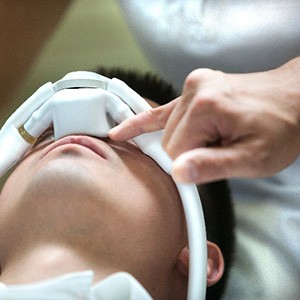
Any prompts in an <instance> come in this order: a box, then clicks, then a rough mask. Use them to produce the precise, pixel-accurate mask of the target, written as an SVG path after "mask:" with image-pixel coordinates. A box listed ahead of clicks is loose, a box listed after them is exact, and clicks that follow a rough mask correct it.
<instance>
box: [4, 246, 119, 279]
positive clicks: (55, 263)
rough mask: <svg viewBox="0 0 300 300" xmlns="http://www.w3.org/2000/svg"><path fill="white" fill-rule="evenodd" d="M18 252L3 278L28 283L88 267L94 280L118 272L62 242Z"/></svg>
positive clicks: (99, 260) (8, 264)
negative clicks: (92, 273)
mask: <svg viewBox="0 0 300 300" xmlns="http://www.w3.org/2000/svg"><path fill="white" fill-rule="evenodd" d="M24 250H25V251H23V252H22V253H20V252H19V253H16V254H15V255H14V256H12V257H10V259H9V260H8V261H7V263H6V264H4V265H3V266H2V274H1V277H0V281H1V282H3V283H5V284H26V283H33V282H37V281H40V280H45V279H49V278H52V277H56V276H59V275H63V274H66V273H71V272H78V271H84V270H93V271H94V274H95V276H94V282H98V281H100V280H102V279H103V278H105V277H107V276H108V275H110V274H112V273H114V272H116V271H118V269H115V268H113V267H110V266H108V265H106V264H105V263H103V261H102V260H101V259H98V260H95V258H93V257H91V256H90V255H84V254H82V253H80V252H79V251H76V250H74V249H71V248H69V247H66V246H63V245H59V244H37V245H35V246H33V247H30V249H24Z"/></svg>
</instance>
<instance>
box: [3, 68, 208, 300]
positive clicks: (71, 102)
mask: <svg viewBox="0 0 300 300" xmlns="http://www.w3.org/2000/svg"><path fill="white" fill-rule="evenodd" d="M149 109H152V108H151V106H150V105H149V104H148V103H147V102H146V101H145V100H144V99H143V98H142V97H141V96H140V95H138V94H137V93H136V92H135V91H133V90H132V89H131V88H129V87H128V86H127V85H126V84H125V83H124V82H123V81H121V80H119V79H116V78H113V79H109V78H107V77H104V76H101V75H99V74H96V73H93V72H72V73H69V74H67V75H66V76H65V77H63V78H62V79H61V80H59V81H57V82H55V83H50V82H49V83H46V84H44V85H43V86H41V87H40V88H39V89H38V90H37V91H36V92H35V93H34V94H33V95H32V96H31V97H29V98H28V99H27V100H26V101H25V102H24V103H23V104H22V105H21V106H20V107H19V108H18V109H17V110H16V111H15V112H14V113H13V114H12V115H11V117H10V118H9V119H8V120H7V121H6V123H5V124H4V125H3V127H2V128H1V131H0V176H2V175H3V174H4V173H5V172H6V171H7V170H9V169H10V168H11V167H12V166H13V165H14V164H15V163H16V162H18V161H19V160H21V159H22V158H23V156H24V154H25V153H26V152H27V150H28V149H29V148H30V147H31V146H32V145H33V144H34V143H35V141H36V140H37V138H38V137H39V136H40V135H41V134H42V133H43V132H44V131H45V130H46V129H47V128H48V127H49V126H50V125H51V124H53V129H54V139H55V140H57V139H60V138H62V137H64V136H67V135H72V134H83V135H90V136H94V137H107V134H108V131H109V130H110V129H111V128H112V127H114V126H115V125H116V124H118V123H121V122H122V121H124V120H125V119H127V118H128V117H131V116H134V115H135V114H138V113H140V112H142V111H145V110H149ZM162 133H163V132H162V131H155V132H151V133H145V134H142V135H140V136H137V137H135V138H133V141H134V142H135V143H136V144H137V146H138V147H139V148H140V149H141V151H142V152H143V153H145V154H146V155H148V156H150V157H151V158H153V159H154V160H155V161H156V162H157V163H158V165H159V166H160V167H161V168H162V169H163V170H164V171H165V172H167V173H170V171H171V169H172V160H171V159H170V158H169V156H168V155H167V153H166V152H165V151H164V150H163V148H162V146H161V136H162ZM176 186H177V189H178V192H179V194H180V197H181V200H182V204H183V208H184V211H185V216H186V220H187V229H188V236H189V251H190V256H189V259H190V262H189V285H188V299H189V300H194V299H195V300H196V299H197V300H198V299H205V294H206V268H207V248H206V247H207V246H206V231H205V224H204V217H203V212H202V206H201V201H200V198H199V195H198V191H197V188H196V186H195V185H193V184H192V185H185V184H176ZM137 279H138V278H137Z"/></svg>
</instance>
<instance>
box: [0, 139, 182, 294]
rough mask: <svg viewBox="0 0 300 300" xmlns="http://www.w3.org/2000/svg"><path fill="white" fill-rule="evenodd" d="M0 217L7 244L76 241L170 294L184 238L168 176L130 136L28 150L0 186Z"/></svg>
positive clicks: (80, 247)
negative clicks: (0, 190)
mask: <svg viewBox="0 0 300 300" xmlns="http://www.w3.org/2000/svg"><path fill="white" fill-rule="evenodd" d="M0 220H1V221H0V228H10V235H8V234H7V230H6V231H5V230H3V231H2V233H1V234H2V236H1V235H0V237H3V234H6V235H5V238H6V241H7V242H6V246H5V247H6V248H5V249H9V246H7V245H15V246H18V243H22V242H23V241H24V240H26V239H27V240H28V239H29V240H30V241H31V246H32V245H33V244H34V243H41V242H43V241H45V240H46V239H48V240H51V242H52V243H56V242H57V243H61V244H64V245H67V246H68V247H74V248H76V249H78V252H80V251H81V252H84V253H85V254H84V255H87V256H89V257H90V258H91V261H92V258H96V263H95V264H97V263H98V260H99V264H100V262H101V261H102V258H103V261H105V264H107V265H109V266H110V268H109V269H110V270H112V271H117V270H120V271H121V270H123V271H127V272H129V273H131V274H132V275H134V276H135V277H136V278H137V279H138V280H140V281H141V282H142V284H143V285H144V286H145V287H146V289H147V290H148V291H149V292H150V293H151V294H152V295H154V296H155V298H160V296H163V297H166V298H167V297H168V296H169V295H168V294H165V293H166V291H165V290H166V287H168V286H171V285H173V284H174V283H175V281H177V280H178V278H175V277H176V275H175V274H176V272H175V264H176V259H177V255H178V253H179V251H180V250H181V249H182V248H183V247H184V246H185V245H186V244H187V240H186V231H185V222H184V216H183V211H182V207H181V203H180V199H179V196H178V194H177V191H176V187H175V185H174V184H173V181H172V180H171V178H170V177H169V176H168V175H167V174H165V173H164V172H163V171H162V170H161V169H160V167H159V166H158V165H157V164H156V163H155V162H154V161H153V160H152V159H151V158H149V157H146V156H145V155H144V154H143V153H142V152H141V151H140V150H139V149H138V148H137V147H136V146H135V145H134V144H133V143H130V142H122V143H117V142H112V141H110V140H108V139H107V140H105V141H104V140H100V139H97V138H93V137H87V136H69V137H66V138H63V139H61V140H59V141H56V142H53V141H51V140H45V141H43V142H42V143H40V144H39V145H38V146H37V147H36V148H35V149H34V150H32V151H31V152H30V153H29V154H28V155H27V156H26V158H25V159H23V161H22V162H21V163H20V164H19V165H18V166H17V168H16V169H15V171H14V172H13V173H12V175H11V176H10V177H9V179H8V181H7V182H6V184H5V186H4V188H3V191H2V194H1V198H0ZM16 221H17V222H16ZM16 224H19V225H16ZM24 224H26V226H24ZM4 232H5V233H4ZM25 244H26V243H25V242H24V245H25ZM24 245H23V246H24ZM0 246H3V245H1V244H0ZM24 247H25V246H24ZM0 250H1V249H0ZM0 252H1V251H0ZM81 252H80V253H81ZM0 259H1V257H0ZM0 262H1V261H0ZM102 263H103V262H102Z"/></svg>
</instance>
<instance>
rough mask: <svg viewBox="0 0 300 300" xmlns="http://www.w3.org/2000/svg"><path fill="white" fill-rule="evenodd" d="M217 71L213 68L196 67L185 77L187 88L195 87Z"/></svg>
mask: <svg viewBox="0 0 300 300" xmlns="http://www.w3.org/2000/svg"><path fill="white" fill-rule="evenodd" d="M214 73H215V71H213V70H211V69H205V68H203V69H196V70H194V71H192V72H191V73H189V74H188V76H187V77H186V79H185V87H186V88H194V87H196V86H197V85H198V84H199V82H202V81H203V80H206V79H208V78H211V77H212V76H213V74H214Z"/></svg>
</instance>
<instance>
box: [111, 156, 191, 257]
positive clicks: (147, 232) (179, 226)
mask: <svg viewBox="0 0 300 300" xmlns="http://www.w3.org/2000/svg"><path fill="white" fill-rule="evenodd" d="M137 161H138V163H137ZM129 165H130V168H129V167H128V168H125V173H126V175H125V177H124V178H125V180H123V179H120V180H118V178H116V179H115V183H114V186H115V187H116V191H115V194H114V195H113V197H117V198H118V199H123V201H121V202H120V201H118V200H117V199H116V201H118V202H119V213H118V218H120V220H122V219H123V218H126V219H124V220H123V222H124V224H125V223H126V224H128V226H129V227H130V230H131V232H132V233H134V235H135V236H136V237H137V238H138V239H140V241H143V244H144V245H146V244H147V245H148V247H149V249H152V250H153V247H158V248H160V249H165V250H166V249H168V250H169V248H170V247H172V246H171V245H172V244H173V245H175V244H177V243H178V242H179V241H181V240H183V239H182V237H183V235H184V226H185V225H184V224H185V223H184V216H183V211H182V207H181V202H180V199H179V196H178V192H177V189H176V187H175V185H174V183H173V181H172V180H171V178H170V177H169V176H168V175H167V174H166V173H164V172H163V171H162V170H161V169H160V168H159V167H158V166H157V165H156V163H155V162H154V161H152V159H148V158H145V159H141V160H136V162H130V163H128V166H129ZM130 230H129V232H130ZM145 248H146V247H145ZM166 253H168V251H166Z"/></svg>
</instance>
